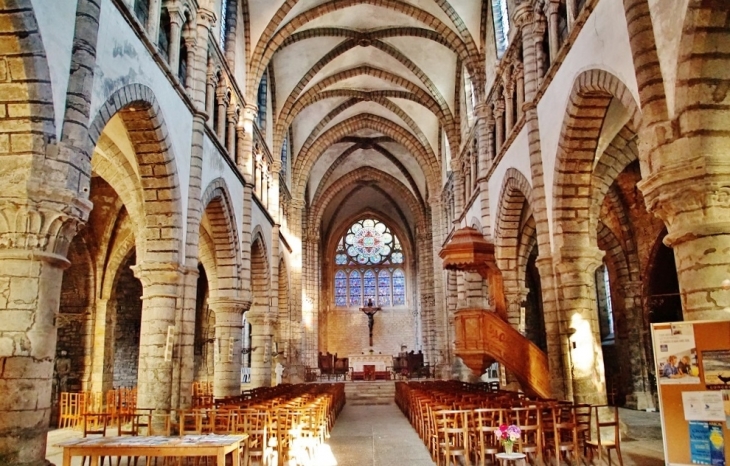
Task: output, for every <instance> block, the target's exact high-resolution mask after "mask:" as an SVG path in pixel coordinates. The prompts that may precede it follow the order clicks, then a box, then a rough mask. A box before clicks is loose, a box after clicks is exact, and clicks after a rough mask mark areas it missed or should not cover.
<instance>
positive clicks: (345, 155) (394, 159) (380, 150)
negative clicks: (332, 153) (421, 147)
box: [312, 141, 423, 203]
mask: <svg viewBox="0 0 730 466" xmlns="http://www.w3.org/2000/svg"><path fill="white" fill-rule="evenodd" d="M365 147H369V148H371V149H372V150H374V151H377V152H378V153H380V154H382V155H383V156H384V157H385V158H386V159H388V160H389V161H390V162H391V163H393V164H394V165H395V166H396V167H397V168H398V171H400V173H401V175H403V178H404V179H405V180H406V181H407V182H408V186H409V187H410V188H411V190H412V191H413V192H414V193H415V195H416V198H417V200H418V202H419V203H422V202H423V197H422V196H421V192H420V190H419V189H418V185H416V181H415V180H414V179H413V176H412V175H411V174H410V172H409V171H408V169H407V168H406V167H405V165H403V163H401V161H400V160H398V158H397V157H395V156H394V155H393V154H392V153H390V151H388V150H387V149H385V148H384V147H382V146H380V145H379V144H378V143H377V142H371V141H368V142H363V143H355V144H353V145H352V146H350V147H348V148H347V149H345V151H344V152H342V153H341V154H340V155H339V156H338V157H337V160H335V161H334V162H333V163H332V165H330V167H329V168H328V169H327V171H326V172H325V173H324V175H322V181H321V182H320V183H319V185H318V186H317V190H316V191H315V192H314V196H312V199H316V198H317V197H319V195H320V194H321V193H322V191H323V190H324V189H325V188H326V186H327V185H328V183H329V179H330V177H331V176H332V173H334V171H335V170H336V169H337V168H338V167H339V166H340V165H342V164H343V163H345V161H346V160H347V158H348V157H349V156H350V155H351V154H353V153H354V152H356V151H357V150H359V149H363V148H365Z"/></svg>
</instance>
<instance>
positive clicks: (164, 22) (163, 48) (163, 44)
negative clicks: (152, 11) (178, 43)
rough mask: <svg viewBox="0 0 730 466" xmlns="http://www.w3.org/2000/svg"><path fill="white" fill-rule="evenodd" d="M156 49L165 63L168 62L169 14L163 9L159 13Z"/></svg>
mask: <svg viewBox="0 0 730 466" xmlns="http://www.w3.org/2000/svg"><path fill="white" fill-rule="evenodd" d="M157 49H158V50H159V51H160V55H162V56H163V58H164V59H165V61H167V62H169V61H170V57H169V56H168V55H167V53H168V50H169V49H170V14H169V13H168V12H167V8H163V9H162V12H161V13H160V34H159V36H158V37H157Z"/></svg>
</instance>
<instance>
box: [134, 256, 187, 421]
mask: <svg viewBox="0 0 730 466" xmlns="http://www.w3.org/2000/svg"><path fill="white" fill-rule="evenodd" d="M132 270H133V271H134V275H135V276H136V277H137V278H138V279H139V280H140V281H141V282H142V322H141V325H140V328H141V331H140V336H139V370H138V375H137V406H139V407H140V408H156V409H170V408H172V406H171V399H172V372H173V367H172V361H173V359H174V357H175V344H176V337H177V335H178V333H179V331H180V329H178V328H175V321H176V318H175V317H176V313H177V308H178V304H179V303H178V293H179V291H180V288H182V287H181V285H182V280H183V274H184V270H183V269H182V268H181V267H180V265H178V264H173V263H155V262H148V263H141V264H138V265H136V266H134V267H133V268H132Z"/></svg>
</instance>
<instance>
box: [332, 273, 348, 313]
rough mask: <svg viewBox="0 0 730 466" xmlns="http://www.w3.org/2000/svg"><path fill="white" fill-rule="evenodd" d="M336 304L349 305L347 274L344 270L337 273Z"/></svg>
mask: <svg viewBox="0 0 730 466" xmlns="http://www.w3.org/2000/svg"><path fill="white" fill-rule="evenodd" d="M335 305H337V306H346V305H347V274H345V272H343V271H342V270H338V271H337V273H336V274H335Z"/></svg>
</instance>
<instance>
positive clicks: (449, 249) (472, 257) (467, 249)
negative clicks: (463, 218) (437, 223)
mask: <svg viewBox="0 0 730 466" xmlns="http://www.w3.org/2000/svg"><path fill="white" fill-rule="evenodd" d="M439 257H441V259H443V261H444V262H443V267H444V269H446V270H460V271H462V272H478V273H479V274H480V275H482V277H484V278H487V276H488V275H489V271H496V270H498V269H497V260H496V258H495V257H494V243H492V242H490V241H487V239H486V238H484V235H482V234H481V233H479V231H478V230H477V229H476V228H472V227H464V228H460V229H458V230H456V231H455V232H454V236H452V237H451V241H449V243H448V244H447V245H446V246H444V248H443V249H442V250H441V252H439Z"/></svg>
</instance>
